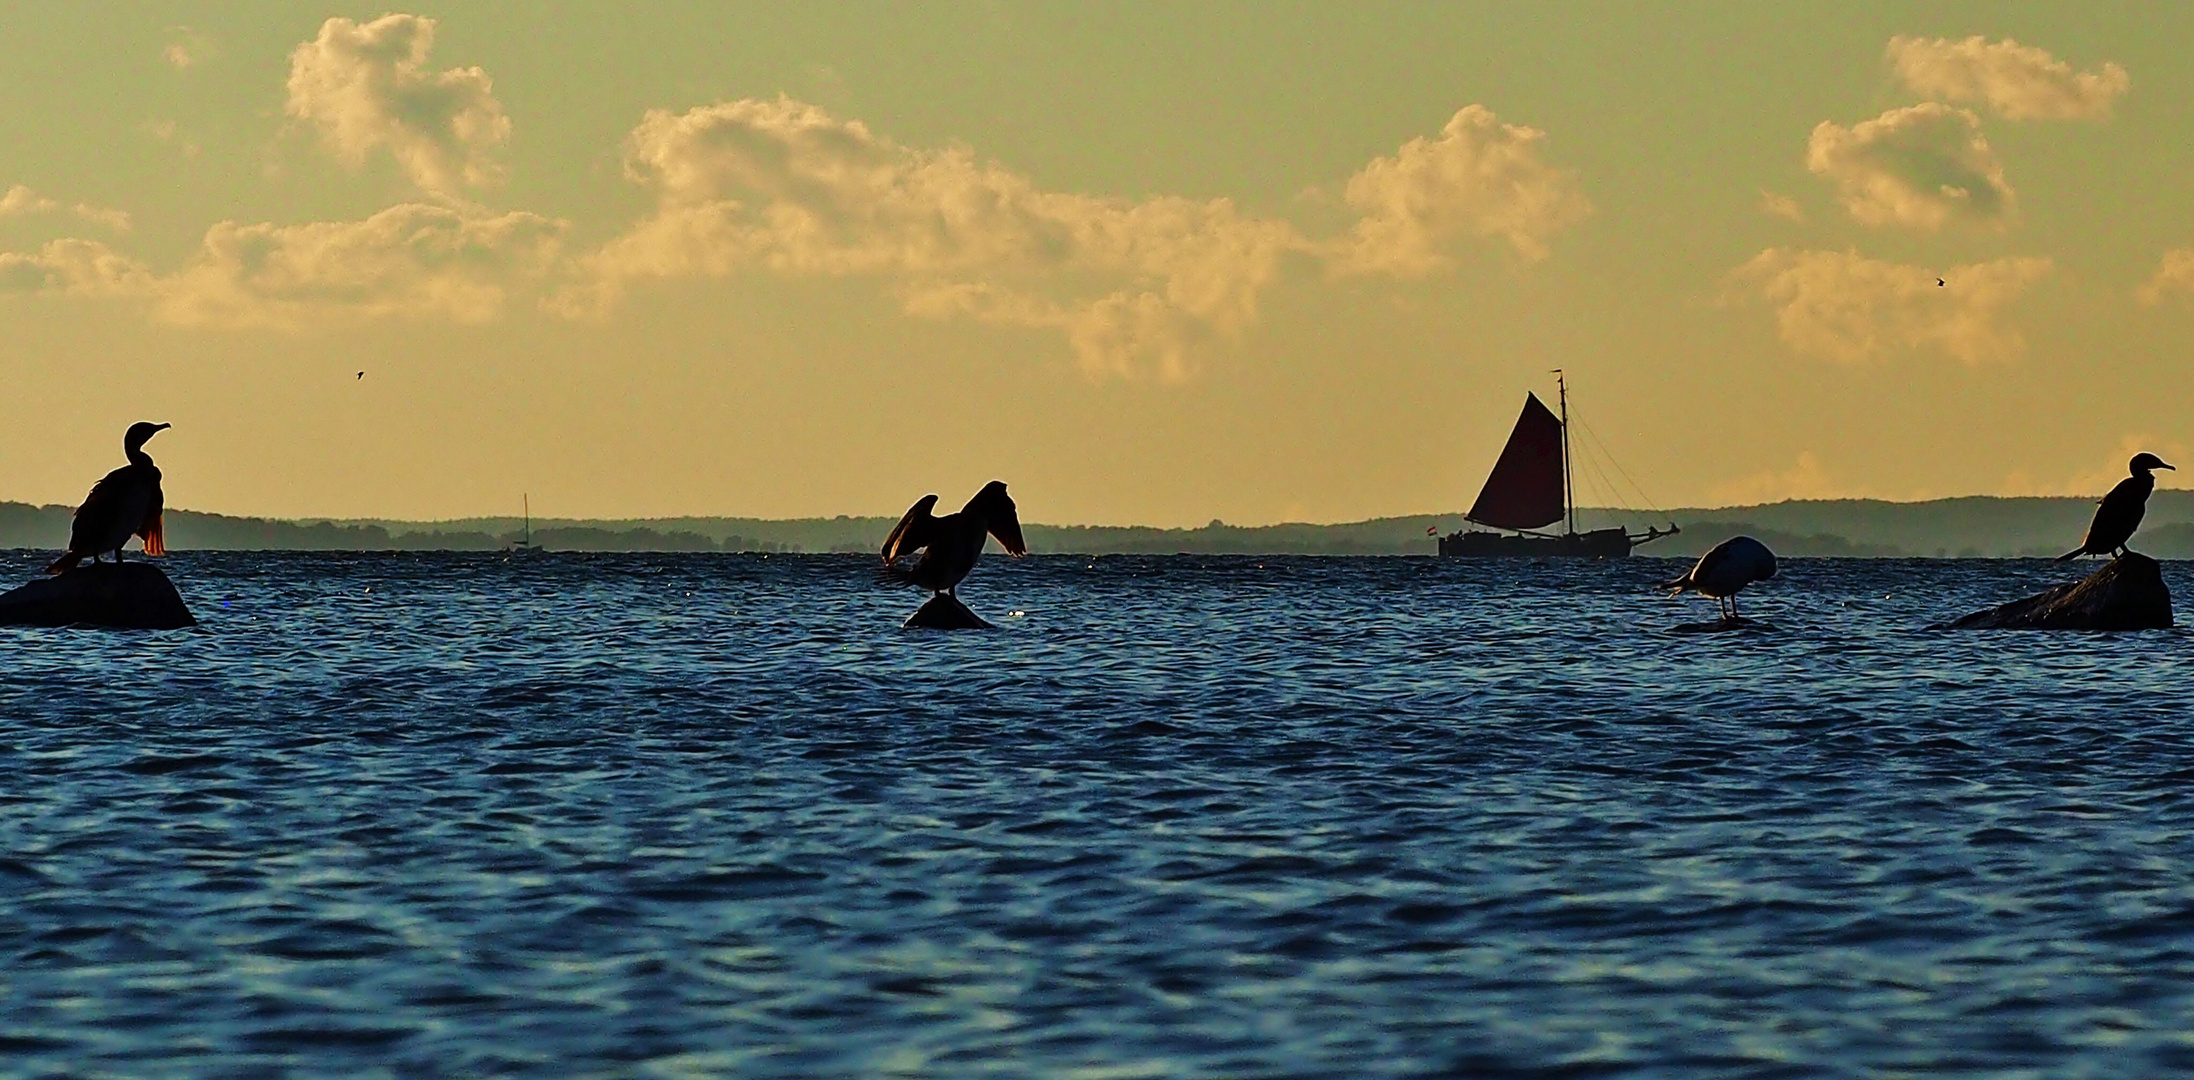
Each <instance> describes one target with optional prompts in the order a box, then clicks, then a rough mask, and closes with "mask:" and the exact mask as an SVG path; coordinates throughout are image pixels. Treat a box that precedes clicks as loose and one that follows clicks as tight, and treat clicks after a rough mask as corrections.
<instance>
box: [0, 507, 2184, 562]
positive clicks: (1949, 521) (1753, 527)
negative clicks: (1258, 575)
mask: <svg viewBox="0 0 2194 1080" xmlns="http://www.w3.org/2000/svg"><path fill="white" fill-rule="evenodd" d="M2093 509H2094V501H2093V500H2092V499H2085V498H2073V497H2023V498H2005V497H1996V496H1968V497H1963V498H1954V499H1936V500H1931V501H1928V502H1912V503H1901V502H1886V501H1881V500H1871V499H1832V500H1808V501H1791V502H1780V503H1766V504H1759V505H1752V506H1734V507H1697V508H1683V509H1677V510H1671V511H1668V512H1666V513H1665V514H1660V515H1648V514H1620V515H1616V514H1610V513H1609V512H1606V511H1601V510H1579V511H1578V518H1579V521H1578V524H1579V526H1580V527H1597V526H1603V525H1606V524H1613V523H1618V522H1620V523H1624V524H1627V525H1628V526H1629V527H1630V528H1632V529H1635V530H1640V531H1642V530H1643V529H1644V528H1645V527H1646V526H1647V525H1663V524H1665V523H1666V522H1668V521H1670V520H1673V521H1674V522H1675V523H1676V524H1677V525H1679V526H1680V527H1681V528H1682V529H1683V533H1682V534H1681V535H1679V536H1676V537H1672V538H1670V539H1667V540H1660V541H1656V542H1654V543H1652V544H1648V545H1645V546H1642V547H1640V548H1639V549H1638V551H1637V554H1639V555H1643V556H1667V557H1684V556H1692V555H1697V554H1698V553H1699V552H1701V551H1704V550H1705V549H1706V548H1708V547H1710V546H1712V545H1713V544H1715V543H1718V542H1720V541H1721V540H1723V539H1726V538H1728V537H1730V536H1735V535H1738V534H1740V533H1743V534H1749V535H1752V536H1756V537H1758V538H1760V539H1761V540H1763V541H1765V542H1766V543H1767V545H1768V546H1769V547H1771V548H1773V549H1775V551H1777V552H1778V553H1781V554H1784V555H1790V556H1798V557H1804V556H1843V557H1855V558H1959V557H1963V558H2033V557H2046V556H2051V555H2056V554H2059V553H2061V552H2063V551H2066V550H2069V549H2070V548H2071V547H2072V546H2073V545H2075V544H2077V543H2078V542H2079V539H2080V536H2081V533H2082V531H2083V530H2084V529H2085V528H2086V525H2087V519H2088V516H2089V514H2090V513H2092V511H2093ZM72 512H73V508H72V507H67V506H57V505H49V506H32V505H30V504H27V503H16V502H0V548H32V549H49V550H59V549H60V548H61V546H62V545H63V544H64V543H65V542H66V540H67V538H68V530H69V518H70V515H71V513H72ZM895 521H896V519H895V518H886V517H851V516H843V517H834V518H790V519H765V518H731V517H678V518H653V519H622V520H563V519H548V518H541V519H535V521H534V523H533V539H534V543H535V544H536V545H537V546H539V547H542V548H546V549H548V550H552V551H696V552H705V551H761V552H770V551H784V552H864V553H872V552H874V551H875V550H876V548H877V546H878V545H879V544H880V543H881V542H882V540H883V537H884V535H885V534H886V533H888V532H889V531H890V530H891V527H892V525H893V524H894V523H895ZM1463 524H1464V522H1463V516H1462V514H1461V513H1460V512H1456V513H1449V514H1413V515H1407V516H1401V517H1388V518H1373V519H1370V520H1366V521H1356V522H1345V523H1341V524H1334V525H1308V524H1280V525H1228V524H1225V523H1223V522H1217V521H1214V522H1213V523H1211V524H1210V525H1206V526H1204V527H1202V528H1187V529H1164V528H1157V527H1154V526H1132V525H1042V524H1028V525H1026V526H1024V531H1025V532H1026V534H1027V537H1028V541H1029V546H1030V548H1031V549H1032V550H1035V551H1038V552H1055V553H1073V554H1087V555H1108V554H1173V553H1176V552H1184V553H1189V554H1210V555H1222V554H1223V555H1291V554H1292V555H1429V554H1432V553H1433V537H1432V536H1431V535H1428V533H1427V530H1432V531H1434V532H1437V533H1444V532H1449V531H1452V530H1454V529H1456V528H1459V527H1461V526H1462V525H1463ZM520 529H521V523H520V521H519V519H518V518H515V517H507V518H506V517H495V518H467V519H457V520H451V521H431V522H407V521H388V520H348V521H343V520H330V519H321V518H309V519H303V520H282V519H276V518H255V517H237V516H232V515H227V514H208V513H202V512H199V511H193V510H175V509H171V510H169V511H168V514H167V539H168V545H169V546H170V547H171V548H174V549H176V550H215V551H391V550H395V551H497V550H501V549H503V548H506V547H508V546H510V543H511V541H512V540H514V539H516V538H517V537H518V535H519V532H520ZM2136 546H2137V547H2138V548H2139V549H2140V550H2141V551H2143V552H2146V553H2148V554H2150V555H2154V556H2156V557H2158V558H2167V559H2184V558H2194V491H2159V492H2157V493H2156V494H2155V495H2154V496H2153V497H2152V498H2151V500H2150V502H2149V510H2148V519H2147V521H2146V523H2145V524H2144V525H2143V527H2142V529H2141V531H2140V533H2139V534H2138V536H2137V537H2136Z"/></svg>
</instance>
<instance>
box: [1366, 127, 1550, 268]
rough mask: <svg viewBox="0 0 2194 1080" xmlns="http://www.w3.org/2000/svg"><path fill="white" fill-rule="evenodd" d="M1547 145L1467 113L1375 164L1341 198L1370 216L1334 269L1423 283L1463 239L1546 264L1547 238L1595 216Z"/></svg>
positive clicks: (1526, 132)
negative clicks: (1550, 159) (1492, 243)
mask: <svg viewBox="0 0 2194 1080" xmlns="http://www.w3.org/2000/svg"><path fill="white" fill-rule="evenodd" d="M1545 139H1546V133H1545V132H1542V131H1538V130H1536V129H1533V128H1528V127H1521V126H1518V125H1515V124H1505V123H1502V122H1501V121H1500V119H1499V118H1498V117H1496V116H1494V115H1493V111H1492V110H1490V109H1487V108H1486V107H1485V106H1483V105H1469V106H1466V107H1464V108H1463V109H1461V110H1460V111H1458V112H1456V114H1455V115H1454V116H1452V117H1450V118H1449V119H1448V122H1447V125H1446V126H1445V127H1443V128H1441V129H1440V134H1439V135H1438V136H1437V137H1435V138H1424V137H1419V138H1415V139H1411V140H1410V141H1408V142H1406V143H1403V144H1402V147H1401V149H1400V150H1399V151H1397V152H1396V153H1395V154H1394V156H1392V157H1382V158H1375V159H1373V160H1372V161H1371V162H1370V163H1369V164H1367V165H1365V166H1364V167H1363V169H1362V170H1361V171H1359V172H1357V173H1356V175H1354V176H1352V177H1350V178H1349V181H1348V187H1347V188H1346V189H1345V190H1344V197H1345V198H1346V199H1347V200H1348V204H1349V205H1350V206H1351V207H1353V208H1355V209H1356V211H1357V212H1358V213H1360V214H1362V215H1363V217H1362V220H1360V221H1359V222H1357V224H1356V227H1355V230H1354V231H1353V232H1352V233H1351V234H1350V236H1349V237H1348V239H1347V241H1346V242H1345V243H1344V244H1342V245H1340V247H1339V249H1338V250H1337V251H1336V252H1335V254H1334V260H1335V261H1334V266H1335V268H1336V269H1337V270H1340V271H1342V272H1355V273H1385V274H1393V275H1396V276H1398V277H1422V276H1425V275H1427V274H1430V273H1433V272H1434V271H1437V270H1441V269H1444V268H1446V267H1447V266H1449V265H1450V264H1451V261H1452V260H1451V259H1450V257H1449V256H1448V255H1447V249H1448V248H1449V247H1451V246H1452V245H1453V243H1454V242H1455V241H1456V240H1458V239H1461V238H1465V237H1473V238H1480V239H1499V240H1506V241H1507V242H1508V244H1509V246H1511V247H1513V248H1515V249H1516V253H1517V254H1518V255H1521V256H1523V257H1524V258H1526V259H1543V258H1545V257H1546V255H1547V241H1548V239H1550V238H1551V237H1552V236H1553V235H1554V234H1555V233H1557V232H1560V231H1562V230H1563V229H1565V228H1568V227H1569V226H1571V225H1574V224H1576V223H1577V222H1579V221H1581V220H1583V219H1584V218H1585V217H1586V216H1587V215H1589V214H1590V213H1591V212H1592V203H1591V201H1590V200H1589V199H1587V198H1585V195H1584V191H1583V189H1582V188H1581V187H1580V186H1579V185H1578V183H1577V179H1576V177H1575V176H1573V175H1571V174H1570V173H1569V172H1568V171H1566V170H1563V169H1559V168H1556V167H1554V166H1552V165H1549V164H1547V163H1546V161H1545V160H1544V159H1543V158H1542V157H1541V156H1540V149H1541V147H1540V144H1541V143H1542V142H1543V141H1544V140H1545Z"/></svg>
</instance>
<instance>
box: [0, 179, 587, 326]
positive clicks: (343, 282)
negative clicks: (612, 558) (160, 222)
mask: <svg viewBox="0 0 2194 1080" xmlns="http://www.w3.org/2000/svg"><path fill="white" fill-rule="evenodd" d="M566 228H567V226H566V224H565V223H564V222H561V221H553V220H550V219H548V218H543V217H540V216H537V215H534V214H526V213H510V214H501V215H488V214H479V213H474V212H468V211H462V210H455V209H451V208H449V207H444V206H429V205H423V204H416V203H408V204H404V205H400V206H393V207H390V208H389V209H387V210H383V211H381V212H380V213H378V214H375V215H373V216H372V217H369V218H366V219H365V220H363V221H315V222H306V223H303V224H298V225H273V224H265V223H260V224H248V225H247V224H238V223H236V222H233V221H224V222H221V223H219V224H217V225H215V226H213V227H212V228H211V229H208V230H207V231H206V235H205V239H204V241H203V242H202V243H201V244H200V245H199V249H198V251H197V253H196V254H195V255H193V256H192V257H191V258H190V259H189V260H188V261H187V262H186V263H185V264H184V266H183V267H182V269H180V270H177V271H176V272H174V273H172V274H161V273H157V272H155V271H154V270H153V269H152V268H150V267H148V266H146V265H145V264H144V263H142V262H139V261H137V260H135V259H132V258H129V257H127V256H124V255H120V254H117V253H115V252H114V251H113V250H111V249H109V248H108V247H107V246H106V245H104V244H99V243H96V242H93V241H88V240H80V239H66V240H56V241H53V242H52V243H50V244H47V245H46V246H45V247H44V248H42V249H40V250H38V251H35V252H0V292H14V293H46V294H58V295H71V296H118V297H127V298H131V299H135V300H138V301H141V302H143V303H145V304H146V305H147V306H148V307H149V308H150V310H151V312H152V314H153V316H154V317H155V318H158V319H159V320H161V321H163V322H168V323H174V324H179V325H186V326H207V327H224V328H226V327H272V328H276V329H285V330H302V329H308V328H312V327H327V326H340V325H348V324H354V323H358V322H365V321H372V320H384V319H442V320H449V321H454V322H485V321H487V320H489V319H493V318H495V317H496V316H497V315H499V314H500V313H501V312H502V311H503V310H504V308H505V307H506V306H507V303H508V300H509V297H510V296H511V294H513V293H514V292H518V291H522V290H531V289H534V288H535V287H537V286H538V285H539V284H540V283H541V282H542V281H543V280H544V279H545V278H546V277H547V276H548V275H550V274H552V273H553V272H554V271H555V269H556V268H557V266H558V265H559V260H560V250H561V244H562V239H563V235H564V232H565V230H566Z"/></svg>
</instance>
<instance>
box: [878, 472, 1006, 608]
mask: <svg viewBox="0 0 2194 1080" xmlns="http://www.w3.org/2000/svg"><path fill="white" fill-rule="evenodd" d="M936 505H937V496H935V495H924V496H922V501H920V502H918V503H915V504H914V506H913V507H912V508H911V509H909V510H908V511H907V516H905V517H903V518H900V519H899V526H898V528H895V529H893V530H891V536H890V537H889V538H887V539H886V540H885V541H884V578H885V580H887V581H890V582H893V583H895V584H901V585H919V586H921V587H922V588H925V589H928V590H930V591H931V592H941V593H950V592H952V590H953V589H954V587H956V586H958V585H959V584H960V579H961V578H964V577H966V576H967V574H968V571H969V570H972V569H974V568H975V557H976V556H977V555H980V554H982V553H983V537H984V535H985V534H988V535H991V536H995V537H997V538H998V543H1000V544H1002V545H1004V547H1005V549H1006V552H1007V553H1008V554H1010V555H1013V556H1014V557H1016V558H1018V557H1020V556H1022V555H1026V554H1028V545H1027V544H1026V543H1023V542H1022V540H1021V519H1020V517H1019V516H1018V515H1016V514H1015V512H1014V507H1013V500H1012V499H1011V498H1009V497H1008V496H1007V495H1006V485H1005V481H1003V480H993V481H991V482H990V483H987V484H984V485H983V490H981V491H978V492H976V493H975V497H974V498H972V499H969V500H968V501H967V505H966V506H963V507H961V508H960V512H959V513H957V514H946V515H945V516H944V517H932V516H930V510H931V509H933V508H935V507H936ZM917 548H919V549H921V551H922V557H921V558H920V559H917V560H915V563H914V565H913V566H912V567H902V566H900V565H899V560H900V559H901V558H904V557H905V556H907V555H911V554H913V553H914V551H915V549H917Z"/></svg>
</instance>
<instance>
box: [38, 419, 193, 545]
mask: <svg viewBox="0 0 2194 1080" xmlns="http://www.w3.org/2000/svg"><path fill="white" fill-rule="evenodd" d="M167 426H168V425H166V424H148V423H143V422H139V423H135V424H131V425H130V427H129V431H127V432H126V433H124V434H123V436H122V453H123V455H124V456H125V457H128V458H129V462H130V463H129V464H127V465H124V466H122V467H121V468H119V469H116V470H114V471H113V472H110V473H108V474H107V475H106V476H105V477H103V478H101V479H100V481H99V482H98V483H96V484H93V485H92V486H91V494H89V495H86V496H84V505H82V506H79V507H77V508H76V518H75V520H74V521H73V522H72V523H71V524H70V526H69V549H68V550H67V551H65V552H62V553H61V557H60V558H58V559H55V560H53V562H52V563H51V564H49V565H48V566H47V567H46V573H49V574H59V573H64V572H66V571H68V570H69V569H71V568H73V567H74V566H75V565H76V564H77V563H79V562H82V561H83V559H84V557H85V556H90V557H91V561H93V562H95V563H96V562H98V561H99V556H101V555H104V554H106V553H107V552H110V551H111V552H113V553H114V561H115V562H121V561H122V545H124V544H127V543H129V539H130V537H132V536H136V537H140V538H142V539H143V540H144V541H145V554H147V555H165V554H167V550H168V546H167V540H166V538H165V536H164V535H163V533H162V531H161V528H160V509H161V495H160V469H159V467H158V466H156V465H154V464H153V463H152V455H150V454H147V453H145V451H144V449H143V447H144V445H145V440H147V439H150V438H152V437H153V436H154V435H157V434H159V433H160V432H161V431H162V430H164V429H165V428H166V427H167Z"/></svg>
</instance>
